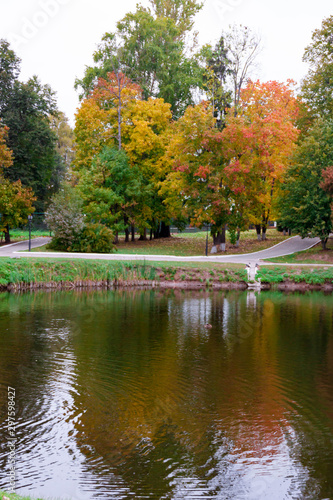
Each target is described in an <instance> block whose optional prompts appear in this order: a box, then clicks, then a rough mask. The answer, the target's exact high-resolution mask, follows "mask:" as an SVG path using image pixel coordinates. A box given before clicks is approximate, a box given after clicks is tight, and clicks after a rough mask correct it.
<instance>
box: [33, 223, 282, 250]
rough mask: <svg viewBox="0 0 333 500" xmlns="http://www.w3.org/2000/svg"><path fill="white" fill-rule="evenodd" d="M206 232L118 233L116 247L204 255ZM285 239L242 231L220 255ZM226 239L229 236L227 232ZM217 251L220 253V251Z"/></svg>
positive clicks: (279, 235) (274, 233)
mask: <svg viewBox="0 0 333 500" xmlns="http://www.w3.org/2000/svg"><path fill="white" fill-rule="evenodd" d="M206 235H207V233H206V232H204V231H201V232H197V233H179V234H173V235H172V237H171V238H162V239H159V240H152V241H139V240H138V238H136V240H135V241H134V242H129V243H125V241H124V238H123V237H121V238H120V243H119V244H118V245H117V246H116V248H117V253H119V254H121V255H124V254H127V255H131V254H132V255H174V256H181V257H195V256H203V255H205V253H206ZM286 239H288V236H283V234H282V233H279V232H278V231H277V230H276V229H269V230H268V231H267V240H266V241H258V239H257V234H256V231H255V230H251V231H245V232H243V233H242V236H241V240H240V245H239V248H236V247H235V246H233V245H231V243H230V242H229V241H227V246H226V252H225V253H224V254H223V255H231V254H244V253H251V252H258V251H259V250H264V249H265V248H269V247H272V246H274V245H276V244H277V243H280V242H281V241H285V240H286ZM227 240H229V235H228V233H227ZM212 245H213V241H212V238H211V237H209V250H208V252H209V254H210V251H211V248H212ZM33 251H34V252H45V251H50V250H48V249H47V248H46V246H43V247H39V248H36V249H34V250H33ZM220 255H222V253H221V254H220Z"/></svg>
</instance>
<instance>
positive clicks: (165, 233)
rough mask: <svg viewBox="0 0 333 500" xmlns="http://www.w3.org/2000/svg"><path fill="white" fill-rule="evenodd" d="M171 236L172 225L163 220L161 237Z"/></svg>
mask: <svg viewBox="0 0 333 500" xmlns="http://www.w3.org/2000/svg"><path fill="white" fill-rule="evenodd" d="M170 237H171V232H170V226H167V225H166V224H165V222H162V225H161V232H160V238H170Z"/></svg>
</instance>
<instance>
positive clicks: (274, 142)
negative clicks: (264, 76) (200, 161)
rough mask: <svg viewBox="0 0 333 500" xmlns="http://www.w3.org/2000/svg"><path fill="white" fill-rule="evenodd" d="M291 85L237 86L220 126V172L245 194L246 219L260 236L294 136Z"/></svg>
mask: <svg viewBox="0 0 333 500" xmlns="http://www.w3.org/2000/svg"><path fill="white" fill-rule="evenodd" d="M293 85H294V83H293V82H292V81H289V82H288V83H287V84H282V83H278V82H275V81H271V82H266V83H260V82H259V81H257V82H249V83H248V84H247V86H246V88H245V89H244V90H243V91H242V92H241V97H240V101H239V105H238V113H237V114H236V116H235V113H233V110H231V112H230V113H229V116H228V119H227V126H226V128H225V129H224V131H223V149H224V156H225V161H226V174H227V176H228V179H229V182H230V183H231V185H233V186H237V190H238V192H239V194H242V197H243V198H244V199H245V200H246V203H245V205H246V206H247V211H248V216H249V219H250V221H251V222H252V223H253V224H255V225H256V227H257V233H258V238H261V237H262V239H265V238H266V229H267V226H268V221H269V220H270V219H271V218H272V217H274V204H275V199H276V195H277V192H278V189H279V187H280V185H281V182H282V179H283V175H284V172H285V170H286V168H287V165H288V161H289V158H290V156H291V154H292V152H293V150H294V148H295V142H296V140H297V137H298V130H297V128H296V126H295V122H296V119H297V113H298V104H297V100H296V98H295V96H294V91H293ZM261 230H262V236H261Z"/></svg>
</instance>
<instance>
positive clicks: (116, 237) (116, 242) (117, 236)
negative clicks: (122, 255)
mask: <svg viewBox="0 0 333 500" xmlns="http://www.w3.org/2000/svg"><path fill="white" fill-rule="evenodd" d="M113 243H114V244H115V245H118V243H119V234H118V231H116V232H115V233H114V242H113Z"/></svg>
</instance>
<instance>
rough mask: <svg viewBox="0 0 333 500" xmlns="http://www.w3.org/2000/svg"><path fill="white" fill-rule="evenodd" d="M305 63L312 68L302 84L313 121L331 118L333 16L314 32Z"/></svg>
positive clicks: (304, 98)
mask: <svg viewBox="0 0 333 500" xmlns="http://www.w3.org/2000/svg"><path fill="white" fill-rule="evenodd" d="M303 61H304V62H307V63H308V64H309V66H310V67H309V72H308V74H307V76H306V77H305V79H304V80H303V82H302V89H301V95H302V99H303V100H304V102H305V104H306V106H307V108H308V110H309V114H310V116H312V119H315V118H316V117H318V116H322V117H324V118H325V117H326V118H329V117H331V116H332V114H333V15H332V16H330V17H328V18H326V19H324V20H323V23H322V26H321V28H320V29H317V30H315V31H314V33H313V35H312V42H311V43H310V45H309V46H308V47H307V48H306V49H305V53H304V57H303Z"/></svg>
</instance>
